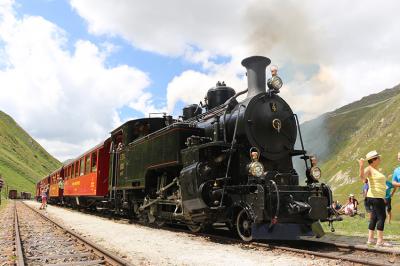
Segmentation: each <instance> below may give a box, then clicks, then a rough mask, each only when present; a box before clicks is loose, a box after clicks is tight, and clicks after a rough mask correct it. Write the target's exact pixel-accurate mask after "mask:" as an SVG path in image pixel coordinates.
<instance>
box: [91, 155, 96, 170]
mask: <svg viewBox="0 0 400 266" xmlns="http://www.w3.org/2000/svg"><path fill="white" fill-rule="evenodd" d="M96 171H97V151H95V152H93V153H92V172H96Z"/></svg>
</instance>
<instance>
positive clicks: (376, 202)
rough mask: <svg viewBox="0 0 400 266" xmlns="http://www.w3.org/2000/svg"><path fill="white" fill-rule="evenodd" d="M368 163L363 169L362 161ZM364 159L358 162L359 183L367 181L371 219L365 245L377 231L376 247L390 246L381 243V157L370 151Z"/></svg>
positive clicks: (383, 210) (383, 186) (383, 193)
mask: <svg viewBox="0 0 400 266" xmlns="http://www.w3.org/2000/svg"><path fill="white" fill-rule="evenodd" d="M365 160H366V161H368V166H367V167H365V168H364V161H365ZM365 160H364V158H361V159H359V160H358V163H359V167H360V168H359V173H360V178H361V181H362V182H364V183H365V180H366V179H368V184H369V189H368V192H367V201H368V203H369V205H370V206H371V207H372V212H371V219H370V220H369V225H368V241H367V244H372V243H373V242H374V235H375V229H376V231H377V241H376V246H377V247H381V246H385V247H388V246H391V244H390V243H388V242H384V241H383V230H384V227H385V220H386V206H385V197H386V178H385V175H384V174H382V173H381V172H379V171H378V166H379V164H380V163H381V157H380V155H379V153H378V152H377V151H370V152H368V153H367V155H366V156H365Z"/></svg>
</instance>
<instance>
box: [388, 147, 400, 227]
mask: <svg viewBox="0 0 400 266" xmlns="http://www.w3.org/2000/svg"><path fill="white" fill-rule="evenodd" d="M397 161H399V162H400V152H398V153H397ZM392 186H393V187H394V189H393V192H392V193H391V194H390V195H391V197H393V195H394V193H395V192H396V189H397V188H398V187H400V166H399V167H397V168H396V169H394V171H393V176H392ZM386 196H387V190H386ZM391 197H390V201H391ZM390 218H391V215H390V216H389V221H390Z"/></svg>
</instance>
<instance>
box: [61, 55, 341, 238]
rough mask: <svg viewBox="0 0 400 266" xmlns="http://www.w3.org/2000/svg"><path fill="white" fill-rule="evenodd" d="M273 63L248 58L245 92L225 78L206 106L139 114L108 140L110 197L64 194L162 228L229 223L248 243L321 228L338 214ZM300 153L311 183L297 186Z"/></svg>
mask: <svg viewBox="0 0 400 266" xmlns="http://www.w3.org/2000/svg"><path fill="white" fill-rule="evenodd" d="M270 62H271V61H270V59H268V58H266V57H262V56H253V57H249V58H246V59H244V60H243V61H242V65H243V66H244V67H245V68H246V70H247V79H248V88H247V89H246V90H244V91H241V92H238V93H236V92H235V90H234V89H232V88H230V87H227V86H226V84H224V83H217V86H215V87H214V88H212V89H210V90H209V91H208V92H207V96H206V105H205V106H199V105H196V104H192V105H189V106H187V107H185V108H184V109H183V115H182V119H173V118H172V117H171V116H164V117H162V118H160V117H153V118H143V119H136V120H131V121H128V122H126V123H125V124H123V125H122V126H120V127H119V128H117V129H115V130H114V131H112V132H111V136H110V138H108V139H107V140H106V141H105V142H104V144H102V145H103V146H104V147H106V148H107V149H109V156H108V155H107V156H106V157H105V159H102V158H99V157H97V162H98V167H97V169H102V173H103V174H104V173H105V171H107V172H108V175H107V176H105V177H104V178H105V179H104V180H98V181H97V183H98V184H99V183H104V182H106V183H107V182H108V192H106V194H105V195H106V196H104V197H88V196H85V195H80V196H79V197H78V194H76V195H75V196H74V198H75V199H74V200H72V201H69V199H68V197H66V196H64V202H66V203H68V202H70V203H71V202H72V203H74V204H76V203H77V204H81V205H86V206H96V207H97V208H101V209H104V208H108V209H113V210H115V211H116V212H125V213H128V214H129V215H130V216H131V217H132V219H137V220H140V221H141V222H143V223H149V224H155V225H158V226H162V225H163V224H164V223H166V222H167V223H182V224H186V225H187V226H188V227H189V228H190V230H192V231H200V230H202V229H205V228H207V227H209V226H217V225H219V226H221V225H223V226H227V227H229V228H230V229H231V230H232V231H233V232H234V233H236V234H238V235H239V236H240V237H241V238H242V239H243V240H244V241H250V240H252V239H299V238H300V237H301V236H312V235H315V232H316V231H319V230H315V229H321V226H320V223H319V222H320V221H329V222H331V221H333V220H334V216H333V211H332V210H331V208H330V206H331V203H332V193H331V190H330V188H329V187H328V186H327V185H325V184H323V183H320V182H319V181H318V180H319V177H320V170H319V168H318V167H316V166H315V165H314V166H313V164H312V162H311V160H310V156H308V155H307V154H306V151H305V150H304V147H303V144H302V141H301V134H299V137H300V142H301V144H302V145H301V146H302V148H301V149H300V150H296V149H295V142H296V139H297V136H298V133H300V128H299V123H298V119H297V116H296V115H295V114H293V112H292V110H291V108H290V106H289V105H288V104H287V103H286V102H285V101H284V100H283V99H282V98H281V97H280V96H279V95H278V93H279V89H280V87H281V86H282V81H281V79H280V78H279V77H278V76H274V77H272V78H271V79H270V80H269V81H268V90H266V87H267V86H266V84H267V83H266V74H265V71H266V67H267V66H268V65H269V64H270ZM239 96H241V97H240V98H244V97H245V99H244V100H241V101H239V100H238V97H239ZM103 146H102V147H103ZM99 156H100V157H101V154H100V155H99ZM294 156H300V157H301V158H302V159H303V160H304V163H305V166H306V176H307V180H306V184H305V185H300V184H299V175H298V174H297V172H296V171H295V169H294V167H293V163H292V159H293V157H294ZM85 158H86V157H85ZM81 162H84V160H83V159H82V160H81ZM101 164H107V167H105V166H102V165H101ZM77 167H78V164H77ZM81 168H82V167H80V168H79V169H81ZM64 172H65V171H64ZM68 172H70V171H67V175H69V177H68V178H67V179H66V180H67V182H69V181H68V180H69V179H71V175H70V174H68ZM72 172H73V171H72ZM78 172H79V171H78ZM74 178H75V179H77V178H79V177H74V176H72V179H71V180H70V181H71V184H72V185H76V186H80V185H83V182H74V180H75V179H74ZM66 184H67V183H66ZM66 189H67V188H65V191H66ZM74 191H79V189H78V188H74ZM64 195H66V193H64Z"/></svg>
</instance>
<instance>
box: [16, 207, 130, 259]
mask: <svg viewBox="0 0 400 266" xmlns="http://www.w3.org/2000/svg"><path fill="white" fill-rule="evenodd" d="M22 204H23V205H24V206H26V207H27V208H29V209H30V210H32V211H34V212H35V213H37V214H39V215H40V217H41V218H43V219H44V220H46V221H48V222H50V223H52V224H54V225H55V226H57V227H59V228H60V229H61V230H63V231H64V232H65V233H67V234H69V235H72V236H73V237H75V238H77V239H78V240H79V241H81V242H82V243H83V244H85V245H87V246H88V247H90V248H91V249H92V250H93V252H94V253H96V254H97V255H98V256H100V257H104V260H106V261H107V262H109V263H110V264H111V265H124V266H125V265H132V264H131V263H130V262H128V261H126V260H124V259H122V258H120V257H118V256H115V255H114V254H112V253H111V252H109V251H108V250H105V249H104V248H102V247H100V246H99V245H97V244H95V243H94V242H92V241H90V240H88V239H86V238H84V237H82V236H80V235H78V234H77V233H74V232H73V231H71V230H69V229H67V228H65V227H64V226H62V225H61V224H59V223H57V222H56V221H54V220H52V219H50V218H49V217H47V216H45V215H43V214H42V213H40V212H39V211H37V210H36V209H35V208H32V207H31V206H29V205H27V204H26V203H24V202H22Z"/></svg>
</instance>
